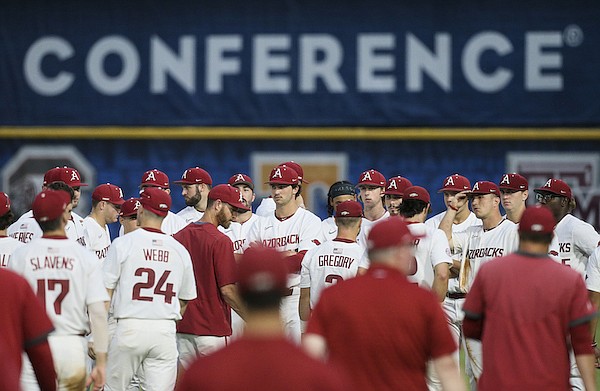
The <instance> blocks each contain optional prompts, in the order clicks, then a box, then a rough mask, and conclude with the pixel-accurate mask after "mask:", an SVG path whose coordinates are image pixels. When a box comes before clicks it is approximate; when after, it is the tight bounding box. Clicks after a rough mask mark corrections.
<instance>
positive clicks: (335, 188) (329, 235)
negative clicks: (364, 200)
mask: <svg viewBox="0 0 600 391" xmlns="http://www.w3.org/2000/svg"><path fill="white" fill-rule="evenodd" d="M344 201H356V188H355V187H354V185H353V184H352V183H351V182H348V181H338V182H335V183H334V184H333V185H331V187H329V191H328V192H327V214H328V215H329V217H327V218H326V219H325V220H323V222H322V223H323V226H322V229H323V235H325V240H333V239H335V237H336V236H337V232H338V227H337V225H336V224H335V219H334V217H333V215H334V214H335V208H336V207H337V206H338V205H339V204H341V203H342V202H344Z"/></svg>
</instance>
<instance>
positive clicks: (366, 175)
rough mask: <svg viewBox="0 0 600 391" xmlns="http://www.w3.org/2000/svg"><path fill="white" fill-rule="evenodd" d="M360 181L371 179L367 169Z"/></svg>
mask: <svg viewBox="0 0 600 391" xmlns="http://www.w3.org/2000/svg"><path fill="white" fill-rule="evenodd" d="M360 181H361V182H365V181H372V179H371V173H370V172H369V171H366V172H365V175H364V176H363V177H362V179H361V180H360Z"/></svg>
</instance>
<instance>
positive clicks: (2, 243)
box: [0, 236, 24, 268]
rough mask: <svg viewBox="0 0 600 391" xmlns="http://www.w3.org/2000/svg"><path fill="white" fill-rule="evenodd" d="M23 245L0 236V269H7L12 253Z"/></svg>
mask: <svg viewBox="0 0 600 391" xmlns="http://www.w3.org/2000/svg"><path fill="white" fill-rule="evenodd" d="M23 245H24V243H23V242H20V241H18V240H17V239H15V238H11V237H10V236H0V268H7V267H9V265H10V258H11V257H12V253H13V252H14V251H15V250H16V249H18V248H19V247H21V246H23Z"/></svg>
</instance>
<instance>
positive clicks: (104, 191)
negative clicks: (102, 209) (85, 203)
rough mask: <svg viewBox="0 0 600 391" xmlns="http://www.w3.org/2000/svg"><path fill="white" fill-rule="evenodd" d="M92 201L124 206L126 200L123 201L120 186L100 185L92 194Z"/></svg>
mask: <svg viewBox="0 0 600 391" xmlns="http://www.w3.org/2000/svg"><path fill="white" fill-rule="evenodd" d="M92 199H93V200H94V201H106V202H110V203H111V204H115V205H123V203H124V202H125V200H124V199H123V190H121V188H120V187H119V186H116V185H113V184H110V183H103V184H101V185H98V186H97V187H96V188H95V189H94V192H93V193H92Z"/></svg>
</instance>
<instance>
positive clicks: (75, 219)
mask: <svg viewBox="0 0 600 391" xmlns="http://www.w3.org/2000/svg"><path fill="white" fill-rule="evenodd" d="M65 232H66V233H67V237H68V238H69V239H71V240H75V241H76V242H77V243H79V244H81V245H82V246H84V247H87V248H89V246H88V243H87V241H88V237H87V232H86V230H85V227H84V225H83V217H81V216H79V215H78V214H77V213H75V212H71V220H69V221H67V225H66V226H65Z"/></svg>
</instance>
